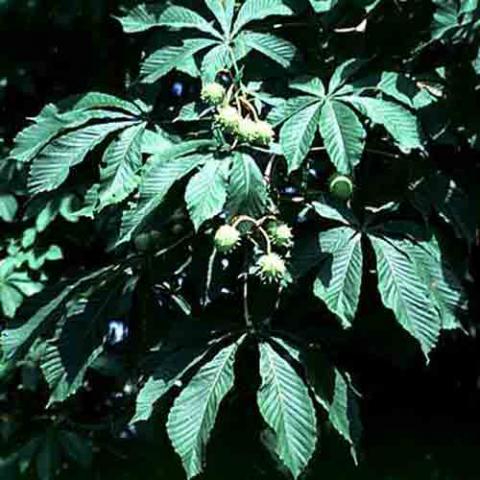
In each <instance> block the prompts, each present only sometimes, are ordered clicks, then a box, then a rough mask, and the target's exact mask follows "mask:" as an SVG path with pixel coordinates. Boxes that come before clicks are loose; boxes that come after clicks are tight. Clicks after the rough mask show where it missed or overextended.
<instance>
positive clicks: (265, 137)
mask: <svg viewBox="0 0 480 480" xmlns="http://www.w3.org/2000/svg"><path fill="white" fill-rule="evenodd" d="M256 127H257V131H256V136H255V143H258V144H259V145H265V146H267V145H270V143H272V141H273V139H274V137H275V132H274V131H273V127H272V126H271V125H270V124H269V123H268V122H265V121H263V120H259V121H258V122H256Z"/></svg>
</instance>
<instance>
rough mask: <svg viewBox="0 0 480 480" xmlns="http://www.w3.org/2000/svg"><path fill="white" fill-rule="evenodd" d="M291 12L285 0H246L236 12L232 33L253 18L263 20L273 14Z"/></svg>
mask: <svg viewBox="0 0 480 480" xmlns="http://www.w3.org/2000/svg"><path fill="white" fill-rule="evenodd" d="M293 14H294V10H293V8H292V7H291V6H289V5H288V2H286V1H285V0H246V1H245V2H243V4H242V6H241V8H240V10H239V12H238V15H237V18H236V20H235V24H234V26H233V33H234V34H236V33H238V32H239V31H240V30H241V29H242V28H243V27H244V26H245V25H247V24H248V23H250V22H253V21H255V20H263V19H264V18H267V17H271V16H274V15H283V16H289V15H293Z"/></svg>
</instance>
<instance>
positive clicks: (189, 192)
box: [185, 160, 229, 230]
mask: <svg viewBox="0 0 480 480" xmlns="http://www.w3.org/2000/svg"><path fill="white" fill-rule="evenodd" d="M228 163H229V162H228V161H226V160H209V161H207V162H206V163H205V165H204V166H203V167H202V169H201V170H200V171H199V172H198V173H196V174H195V175H194V176H193V177H192V178H191V179H190V181H189V183H188V185H187V189H186V190H185V202H186V204H187V208H188V212H189V213H190V218H191V219H192V222H193V225H194V226H195V230H198V229H199V228H200V227H201V225H202V224H203V223H204V222H206V221H207V220H210V219H211V218H213V217H214V216H216V215H218V214H219V213H220V212H221V211H222V209H223V206H224V205H225V202H226V200H227V171H228Z"/></svg>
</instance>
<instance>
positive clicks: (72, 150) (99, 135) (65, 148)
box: [28, 120, 134, 194]
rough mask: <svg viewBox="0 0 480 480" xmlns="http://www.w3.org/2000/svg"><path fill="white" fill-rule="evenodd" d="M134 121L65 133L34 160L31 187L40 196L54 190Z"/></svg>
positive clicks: (104, 124)
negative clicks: (86, 159) (111, 137)
mask: <svg viewBox="0 0 480 480" xmlns="http://www.w3.org/2000/svg"><path fill="white" fill-rule="evenodd" d="M132 123H134V120H126V121H117V122H112V123H99V124H95V125H90V126H86V127H85V128H82V129H80V130H75V131H73V132H70V133H66V134H65V135H62V136H60V137H58V138H56V139H55V140H53V141H52V142H51V143H50V144H49V145H47V146H46V147H45V148H44V149H43V150H42V151H41V152H40V153H39V154H38V156H37V157H36V158H35V159H34V160H33V162H32V165H31V167H30V173H29V179H28V188H29V191H30V193H32V194H37V193H41V192H46V191H50V190H54V189H55V188H57V187H59V186H60V185H61V184H62V183H63V182H64V181H65V180H66V179H67V177H68V174H69V172H70V169H71V168H72V167H74V166H75V165H78V164H79V163H81V162H83V160H84V159H85V157H86V156H87V154H88V153H89V152H90V151H92V150H93V149H94V148H95V147H96V146H97V145H99V144H100V143H101V142H103V141H104V140H105V139H106V138H107V136H108V135H110V134H111V133H113V132H116V131H119V130H122V129H124V128H127V127H129V126H131V125H132Z"/></svg>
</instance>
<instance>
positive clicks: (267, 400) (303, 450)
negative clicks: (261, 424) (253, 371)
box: [257, 342, 317, 478]
mask: <svg viewBox="0 0 480 480" xmlns="http://www.w3.org/2000/svg"><path fill="white" fill-rule="evenodd" d="M259 347H260V375H261V377H262V384H261V386H260V389H259V391H258V394H257V402H258V406H259V409H260V413H261V414H262V416H263V418H264V419H265V421H266V422H267V424H268V425H269V427H270V428H271V429H272V430H273V432H274V433H275V436H276V453H277V455H278V456H279V458H280V460H281V461H282V462H283V464H284V465H285V466H286V467H287V468H288V469H289V470H290V472H291V473H292V475H293V476H294V478H298V477H299V476H300V474H301V473H302V472H303V471H304V470H305V467H306V466H307V464H308V462H309V460H310V459H311V457H312V455H313V452H314V450H315V446H316V442H317V420H316V415H315V409H314V407H313V403H312V400H311V399H310V396H309V393H308V389H307V386H306V385H305V383H304V382H303V380H302V379H301V378H300V376H299V375H298V373H297V372H296V371H295V369H294V368H293V367H292V365H290V363H289V362H288V361H287V360H286V359H285V358H283V357H282V356H281V355H280V354H279V353H278V352H276V351H275V349H274V348H272V346H271V345H270V344H269V343H266V342H261V343H260V346H259Z"/></svg>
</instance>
